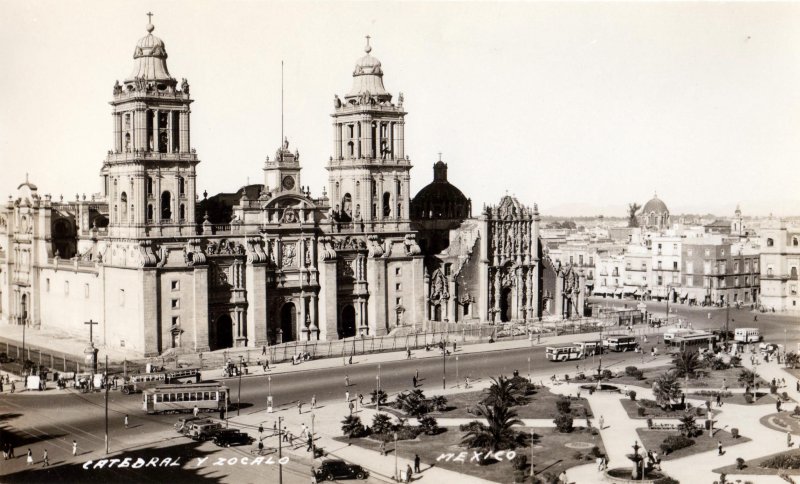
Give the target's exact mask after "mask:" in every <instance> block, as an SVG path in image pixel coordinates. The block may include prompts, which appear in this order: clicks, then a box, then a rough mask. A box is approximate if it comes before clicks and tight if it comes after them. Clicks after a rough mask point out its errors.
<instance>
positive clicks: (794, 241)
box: [792, 237, 800, 247]
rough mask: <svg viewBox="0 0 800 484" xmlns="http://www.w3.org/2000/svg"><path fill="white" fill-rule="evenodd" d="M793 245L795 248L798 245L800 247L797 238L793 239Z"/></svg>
mask: <svg viewBox="0 0 800 484" xmlns="http://www.w3.org/2000/svg"><path fill="white" fill-rule="evenodd" d="M792 245H793V246H794V247H797V246H798V245H800V241H798V240H797V237H792Z"/></svg>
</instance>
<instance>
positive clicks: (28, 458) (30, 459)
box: [25, 449, 33, 465]
mask: <svg viewBox="0 0 800 484" xmlns="http://www.w3.org/2000/svg"><path fill="white" fill-rule="evenodd" d="M25 462H26V465H33V452H31V449H28V455H27V456H26V457H25Z"/></svg>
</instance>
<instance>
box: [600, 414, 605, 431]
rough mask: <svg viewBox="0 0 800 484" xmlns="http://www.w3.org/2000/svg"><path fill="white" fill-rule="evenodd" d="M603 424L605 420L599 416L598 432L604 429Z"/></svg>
mask: <svg viewBox="0 0 800 484" xmlns="http://www.w3.org/2000/svg"><path fill="white" fill-rule="evenodd" d="M604 422H605V420H604V419H603V416H602V415H600V421H599V423H600V430H603V428H604V427H603V423H604Z"/></svg>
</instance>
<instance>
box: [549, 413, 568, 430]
mask: <svg viewBox="0 0 800 484" xmlns="http://www.w3.org/2000/svg"><path fill="white" fill-rule="evenodd" d="M553 423H554V424H556V428H557V429H558V431H559V432H561V433H562V434H567V433H570V432H572V417H571V416H570V415H569V414H568V413H560V414H558V416H557V417H556V418H554V419H553Z"/></svg>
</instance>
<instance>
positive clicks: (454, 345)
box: [453, 341, 456, 353]
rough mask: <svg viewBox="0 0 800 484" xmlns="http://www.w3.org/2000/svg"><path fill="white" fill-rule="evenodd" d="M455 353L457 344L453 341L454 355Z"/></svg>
mask: <svg viewBox="0 0 800 484" xmlns="http://www.w3.org/2000/svg"><path fill="white" fill-rule="evenodd" d="M455 352H456V342H455V341H453V353H455Z"/></svg>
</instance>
